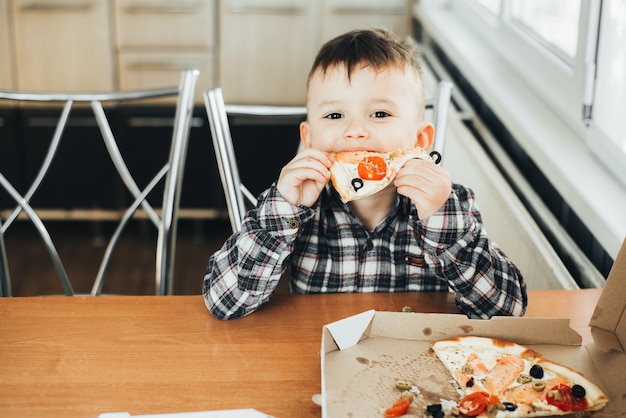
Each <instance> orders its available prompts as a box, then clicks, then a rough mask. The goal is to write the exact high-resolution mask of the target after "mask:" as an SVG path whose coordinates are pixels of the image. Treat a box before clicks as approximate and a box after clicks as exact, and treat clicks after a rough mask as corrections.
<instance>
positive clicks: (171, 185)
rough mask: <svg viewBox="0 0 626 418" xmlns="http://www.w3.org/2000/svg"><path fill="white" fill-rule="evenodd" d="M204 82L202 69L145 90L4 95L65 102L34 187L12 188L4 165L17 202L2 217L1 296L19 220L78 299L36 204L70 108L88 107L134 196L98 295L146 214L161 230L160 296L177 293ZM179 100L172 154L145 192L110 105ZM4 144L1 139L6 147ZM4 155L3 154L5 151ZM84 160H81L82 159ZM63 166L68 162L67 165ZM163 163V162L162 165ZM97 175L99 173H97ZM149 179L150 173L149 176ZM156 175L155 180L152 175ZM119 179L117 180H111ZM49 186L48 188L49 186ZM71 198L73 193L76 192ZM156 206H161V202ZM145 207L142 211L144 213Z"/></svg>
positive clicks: (6, 187) (0, 186) (7, 289)
mask: <svg viewBox="0 0 626 418" xmlns="http://www.w3.org/2000/svg"><path fill="white" fill-rule="evenodd" d="M197 78H198V71H197V70H185V71H183V72H182V73H181V78H180V82H179V85H178V87H172V88H164V89H153V90H140V91H128V92H111V93H70V94H64V93H35V92H16V91H0V102H2V101H15V102H17V103H21V104H28V103H33V104H37V103H45V104H57V107H58V104H59V103H61V104H63V108H62V111H61V115H60V117H59V119H58V122H57V123H56V128H55V130H54V133H53V135H52V139H51V141H50V143H49V145H48V146H47V151H46V154H45V156H44V158H43V160H42V162H41V165H40V166H39V168H38V171H37V174H36V176H35V178H34V180H32V183H30V185H29V187H27V188H26V187H23V188H24V189H26V190H25V191H21V190H20V187H18V185H16V184H12V182H11V181H10V180H9V178H10V176H7V175H5V174H6V173H4V172H3V167H1V166H0V191H3V192H4V194H5V195H8V196H9V198H10V199H11V201H12V202H15V205H16V206H15V208H14V209H12V210H11V209H9V210H7V211H4V213H0V215H1V216H0V295H1V296H11V295H12V290H11V277H10V275H9V265H8V258H7V249H6V240H5V234H6V233H7V231H8V230H9V228H10V227H11V226H12V225H13V224H15V223H16V222H22V220H28V221H30V222H31V223H32V225H33V226H34V227H35V229H36V230H37V232H38V234H39V236H40V237H41V239H42V240H43V243H44V244H45V247H46V250H47V252H48V253H49V255H50V258H51V260H52V263H53V265H54V267H55V269H56V271H57V273H58V275H59V278H60V280H61V282H62V284H63V287H64V289H65V293H66V294H67V295H73V294H74V290H73V288H72V285H71V282H70V279H69V277H68V275H67V273H66V270H65V268H64V266H63V262H62V260H61V257H60V256H59V252H58V250H57V248H56V247H55V244H54V242H53V239H52V237H51V234H50V232H49V228H48V227H47V226H46V225H47V224H46V222H45V219H44V217H42V216H41V212H40V209H39V208H37V207H35V205H33V204H31V201H32V199H33V197H34V196H35V195H36V194H37V193H38V192H40V191H41V189H43V187H40V186H42V183H44V181H43V180H44V178H46V176H47V174H49V172H50V171H51V170H50V168H51V167H53V166H54V163H55V161H56V160H55V157H56V156H57V154H58V150H59V148H60V145H61V144H62V143H63V139H64V135H63V134H64V130H65V128H66V126H67V124H68V120H69V116H70V110H71V109H72V107H73V105H74V104H76V105H77V106H76V107H81V108H85V107H86V106H85V105H88V106H89V107H90V108H91V111H92V112H93V116H94V117H95V120H96V123H97V126H98V128H99V131H100V134H101V137H102V140H103V142H104V146H105V148H106V150H107V152H108V157H104V158H110V160H111V162H112V164H113V166H114V167H115V171H116V172H117V174H118V175H119V179H120V180H121V182H122V183H123V184H124V186H125V188H126V189H127V190H128V192H129V193H130V195H131V196H132V197H130V198H128V199H127V200H128V202H129V203H128V205H125V206H124V207H123V208H121V209H120V210H119V211H118V212H117V215H116V216H115V222H116V223H117V226H116V228H115V230H114V232H113V234H112V236H111V237H110V239H108V244H107V246H106V249H105V252H104V255H103V258H102V260H101V264H100V267H99V271H98V273H97V276H96V277H95V279H94V282H93V286H92V289H91V294H92V295H99V294H101V293H102V286H103V284H104V278H105V275H106V272H107V268H108V267H109V264H110V261H111V258H112V255H113V253H114V250H115V248H116V245H117V243H118V242H119V239H120V237H121V236H122V233H123V232H124V230H125V228H126V227H127V225H128V223H129V221H130V220H131V219H133V218H134V217H136V216H137V215H138V212H143V214H145V217H146V218H147V219H148V220H149V221H150V222H151V223H152V224H154V226H155V227H156V229H157V239H156V266H155V267H156V278H155V280H156V294H159V295H163V294H169V293H171V291H172V282H173V265H174V253H175V245H176V225H177V220H178V208H179V201H180V190H181V185H182V176H183V171H184V162H185V157H186V152H187V143H188V139H189V133H190V127H191V118H192V115H193V107H194V93H195V88H196V83H197ZM165 97H173V98H176V109H175V114H174V118H173V121H174V122H173V131H172V136H171V144H170V147H169V154H168V155H169V156H168V157H167V160H166V161H165V163H164V164H163V165H162V166H161V167H160V168H159V169H158V170H156V173H150V174H149V176H148V177H149V178H150V179H149V181H148V182H147V184H146V185H145V186H143V188H140V186H139V185H138V180H137V177H138V175H137V174H136V173H135V170H131V169H130V165H129V164H128V162H127V161H126V160H125V158H124V156H123V152H122V151H121V150H120V144H119V143H118V140H117V139H116V138H115V137H114V135H113V129H112V128H111V124H110V123H109V118H107V114H106V113H105V110H104V106H103V104H105V105H106V106H107V108H108V107H109V106H111V107H116V106H121V105H125V104H127V103H132V104H133V105H138V104H141V101H142V100H146V99H157V98H165ZM1 146H2V141H1V140H0V147H1ZM151 151H152V149H145V150H142V155H150V152H151ZM0 152H1V151H0ZM77 157H78V158H80V156H77ZM61 164H62V163H61ZM159 164H160V163H159ZM94 171H97V170H94ZM83 174H84V176H89V177H90V178H92V177H93V178H94V179H96V178H97V177H98V175H99V174H100V173H97V172H95V173H92V172H89V173H87V172H85V173H81V175H83ZM143 174H144V175H145V173H143ZM150 176H153V177H150ZM108 180H111V181H113V180H114V179H107V181H108ZM44 185H45V184H44ZM155 187H156V188H157V189H158V188H159V187H163V195H162V198H158V199H157V200H155V201H158V205H159V206H160V207H156V208H155V207H153V206H152V204H151V202H150V201H149V200H148V197H150V196H151V195H150V193H151V192H152V191H153V190H154V189H155ZM70 194H71V191H70ZM155 206H156V204H155ZM140 208H141V209H140Z"/></svg>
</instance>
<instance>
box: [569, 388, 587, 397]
mask: <svg viewBox="0 0 626 418" xmlns="http://www.w3.org/2000/svg"><path fill="white" fill-rule="evenodd" d="M586 394H587V391H586V390H585V388H584V387H582V386H580V385H574V386H572V396H573V397H574V398H576V399H582V398H584V397H585V395H586Z"/></svg>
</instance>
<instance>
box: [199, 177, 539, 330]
mask: <svg viewBox="0 0 626 418" xmlns="http://www.w3.org/2000/svg"><path fill="white" fill-rule="evenodd" d="M287 267H289V268H290V272H291V280H290V288H291V291H292V292H294V293H339V292H344V293H348V292H407V291H448V290H451V291H453V292H454V293H455V295H456V303H457V306H458V307H459V309H460V310H461V311H462V312H464V313H465V314H467V315H468V316H470V317H477V318H490V317H492V316H494V315H523V314H524V312H525V309H526V303H527V295H526V285H525V284H524V281H523V279H522V276H521V274H520V272H519V270H518V269H517V268H516V267H515V265H514V264H513V263H512V262H511V261H509V259H508V258H507V257H506V256H505V254H504V253H503V252H502V251H501V250H500V249H499V248H498V247H497V246H496V245H495V244H494V243H492V242H491V241H490V240H489V239H488V238H487V234H486V231H485V228H484V226H483V224H482V222H481V216H480V213H479V211H478V209H477V207H476V204H475V200H474V195H473V192H472V191H471V190H469V189H467V188H465V187H463V186H460V185H457V184H454V185H453V188H452V193H451V194H450V198H449V199H448V201H447V202H446V204H445V205H444V206H443V207H442V208H441V209H440V210H439V211H438V212H437V213H436V214H434V215H432V216H430V217H429V218H427V219H424V220H419V219H418V217H417V213H416V209H415V206H414V205H413V204H412V202H411V201H410V199H408V198H406V197H404V196H400V195H398V196H397V197H396V202H395V205H394V208H393V210H392V212H391V213H390V214H389V216H388V217H387V218H386V219H385V220H384V221H383V222H381V223H380V224H379V225H378V226H377V228H376V229H375V230H374V231H369V230H368V229H367V228H365V227H364V226H363V224H362V223H361V221H360V220H359V219H358V218H357V217H356V216H355V215H354V214H352V213H351V211H350V209H349V206H348V205H347V204H345V203H343V202H342V201H341V200H340V199H339V196H338V194H337V193H336V192H335V191H334V189H333V188H332V187H331V186H330V185H328V186H327V187H326V188H325V189H324V190H323V191H322V193H321V195H320V197H319V199H318V201H317V203H316V204H315V205H314V206H313V207H311V208H309V207H306V206H298V207H294V206H292V205H290V204H289V203H288V202H286V201H285V200H283V199H282V197H280V195H279V194H278V192H277V191H276V187H275V184H274V185H272V187H270V188H269V189H268V190H267V191H265V192H264V193H263V194H262V195H261V196H260V199H259V203H258V205H257V207H256V208H254V209H252V210H251V211H249V212H248V214H247V216H246V218H245V219H244V222H243V226H242V229H241V231H240V232H238V233H235V234H233V235H232V236H231V237H230V238H229V239H228V240H227V241H226V242H225V243H224V245H223V246H222V248H221V249H220V250H218V251H217V252H216V253H215V254H213V256H211V258H210V260H209V264H208V267H207V271H206V275H205V277H204V286H203V294H204V298H205V302H206V305H207V307H208V308H209V310H210V311H211V313H212V314H213V315H214V316H215V317H217V318H220V319H229V318H236V317H240V316H244V315H247V314H249V313H252V312H254V311H255V310H256V309H258V308H259V307H260V306H261V305H263V304H264V303H266V302H268V301H269V300H270V299H271V297H272V294H273V292H274V290H275V288H276V286H277V285H278V281H279V279H280V278H281V276H282V274H283V272H284V271H285V270H286V268H287Z"/></svg>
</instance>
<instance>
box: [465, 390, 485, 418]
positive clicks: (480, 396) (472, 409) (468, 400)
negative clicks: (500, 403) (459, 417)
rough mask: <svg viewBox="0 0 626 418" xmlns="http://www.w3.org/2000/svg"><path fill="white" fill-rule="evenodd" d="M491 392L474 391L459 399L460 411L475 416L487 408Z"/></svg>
mask: <svg viewBox="0 0 626 418" xmlns="http://www.w3.org/2000/svg"><path fill="white" fill-rule="evenodd" d="M489 398H490V396H489V394H488V393H486V392H474V393H470V394H469V395H467V396H465V397H464V398H463V399H461V400H460V401H459V411H461V413H462V414H463V415H466V416H468V417H475V416H477V415H479V414H480V413H481V412H483V411H484V410H485V409H487V405H489Z"/></svg>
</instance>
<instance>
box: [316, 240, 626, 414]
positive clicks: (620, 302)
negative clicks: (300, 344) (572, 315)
mask: <svg viewBox="0 0 626 418" xmlns="http://www.w3.org/2000/svg"><path fill="white" fill-rule="evenodd" d="M625 309H626V244H625V245H624V246H622V249H621V251H620V253H619V255H618V257H617V259H616V261H615V264H614V267H613V269H612V270H611V274H610V275H609V279H608V281H607V284H606V287H605V289H604V290H603V293H602V296H601V298H600V300H599V302H598V305H597V307H596V310H595V313H594V315H593V318H592V320H591V323H590V326H591V327H592V335H593V337H594V343H591V344H588V345H586V346H582V345H581V344H582V337H581V336H580V335H579V334H578V333H577V332H576V331H574V330H573V329H571V328H570V326H569V319H566V318H564V319H558V318H530V317H523V318H510V317H494V318H492V319H490V320H479V319H469V318H467V317H466V316H464V315H458V314H424V313H403V312H380V311H374V310H371V311H366V312H363V313H360V314H357V315H354V316H351V317H348V318H344V319H342V320H339V321H336V322H333V323H331V324H327V325H325V326H324V328H323V331H322V347H321V357H322V358H321V367H322V417H328V418H331V417H332V418H338V417H377V418H380V417H382V416H384V411H385V409H386V408H388V407H390V406H391V405H392V404H393V402H395V401H396V400H397V399H398V397H399V391H398V390H397V389H396V388H395V382H396V381H397V380H409V381H411V382H413V384H414V385H415V386H417V388H418V389H419V392H420V394H419V395H418V396H417V397H416V399H415V401H414V402H413V404H412V406H411V410H410V411H409V412H410V414H407V415H406V416H407V417H410V416H416V417H420V418H421V417H423V416H424V412H425V410H426V406H428V405H430V404H433V403H440V402H441V399H444V400H458V398H459V397H458V393H457V392H456V389H455V388H454V385H453V384H452V383H451V376H450V374H449V372H448V370H446V369H445V368H444V367H443V365H442V364H441V363H440V362H439V360H438V359H437V357H436V356H435V355H434V353H433V352H432V350H431V349H430V343H431V342H432V341H436V340H440V339H445V338H451V337H455V336H459V335H476V336H482V337H491V338H498V339H502V340H508V341H514V342H517V343H519V344H522V345H526V346H528V347H530V348H532V349H534V350H536V351H538V352H540V353H542V354H543V356H544V357H545V358H547V359H550V360H553V361H556V362H559V363H561V364H564V365H566V366H569V367H570V368H572V369H574V370H576V371H578V372H580V373H582V374H583V375H584V376H585V377H587V378H588V379H589V380H591V381H592V382H594V383H595V384H596V385H598V386H599V387H600V388H601V389H602V390H603V391H604V392H605V393H606V394H607V395H608V397H609V402H608V403H607V405H606V406H605V407H604V408H603V409H602V410H601V411H598V412H595V413H594V414H593V415H592V416H593V417H594V418H598V417H603V418H604V417H618V416H626V383H625V382H626V354H624V351H623V347H624V346H625V342H626V338H625V336H626V317H625V314H624V312H625ZM598 336H600V337H598Z"/></svg>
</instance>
